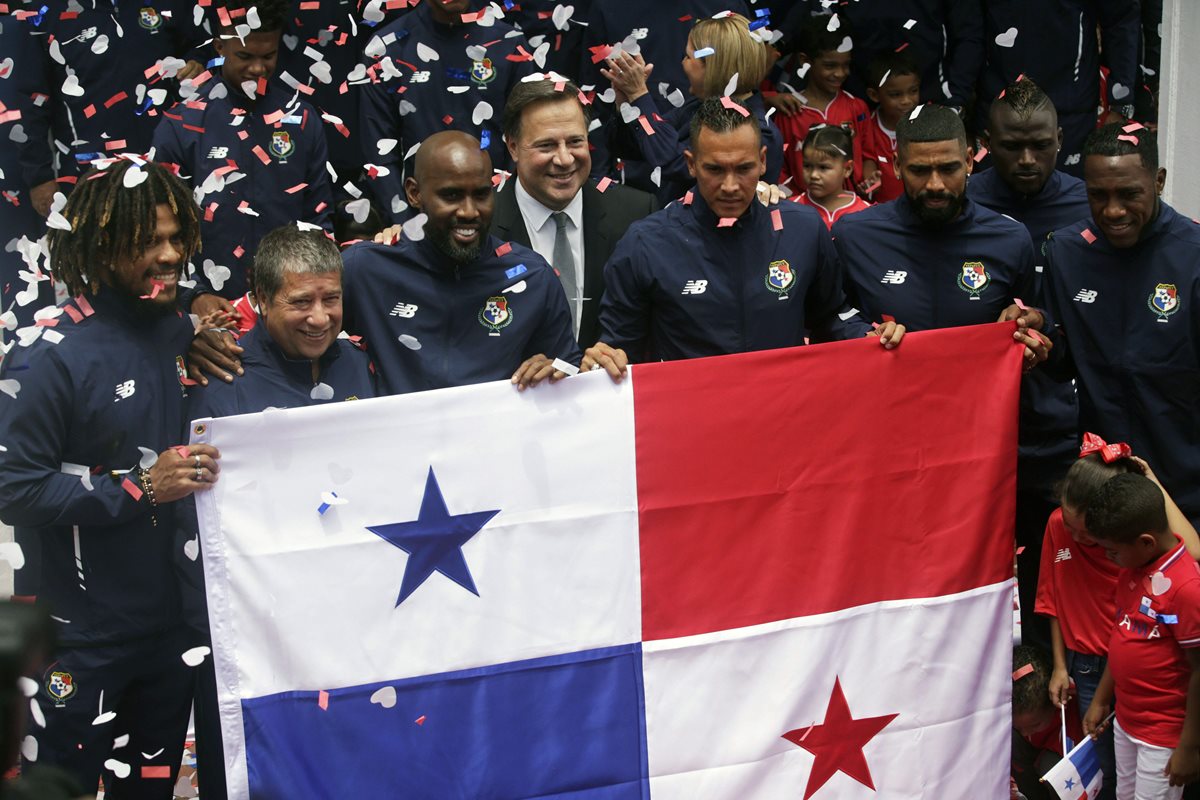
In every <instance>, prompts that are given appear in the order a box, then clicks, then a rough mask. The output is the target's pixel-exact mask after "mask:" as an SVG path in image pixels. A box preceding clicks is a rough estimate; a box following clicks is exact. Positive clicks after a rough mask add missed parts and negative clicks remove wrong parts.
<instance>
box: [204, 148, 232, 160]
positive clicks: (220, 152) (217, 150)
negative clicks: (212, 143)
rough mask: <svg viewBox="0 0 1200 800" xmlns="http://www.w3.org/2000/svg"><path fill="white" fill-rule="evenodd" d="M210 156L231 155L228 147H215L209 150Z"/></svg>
mask: <svg viewBox="0 0 1200 800" xmlns="http://www.w3.org/2000/svg"><path fill="white" fill-rule="evenodd" d="M208 157H209V158H228V157H229V148H228V147H214V148H213V149H211V150H209V151H208Z"/></svg>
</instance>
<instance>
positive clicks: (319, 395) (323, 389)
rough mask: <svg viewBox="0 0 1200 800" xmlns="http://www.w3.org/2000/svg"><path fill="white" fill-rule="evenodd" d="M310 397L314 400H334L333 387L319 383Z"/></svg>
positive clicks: (310, 393) (309, 394)
mask: <svg viewBox="0 0 1200 800" xmlns="http://www.w3.org/2000/svg"><path fill="white" fill-rule="evenodd" d="M308 396H309V397H311V398H312V399H313V400H332V399H333V387H332V386H330V385H329V384H327V383H318V384H317V385H316V386H314V387H313V388H312V391H311V392H309V393H308Z"/></svg>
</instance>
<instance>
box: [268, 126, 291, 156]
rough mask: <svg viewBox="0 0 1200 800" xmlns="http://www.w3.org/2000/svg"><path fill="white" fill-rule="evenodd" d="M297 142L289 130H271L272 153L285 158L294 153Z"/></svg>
mask: <svg viewBox="0 0 1200 800" xmlns="http://www.w3.org/2000/svg"><path fill="white" fill-rule="evenodd" d="M295 149H296V144H295V143H294V142H293V141H292V134H291V133H289V132H288V131H271V155H273V156H275V157H276V158H278V159H279V160H281V161H282V160H283V159H285V158H287V157H288V156H290V155H291V154H292V151H293V150H295Z"/></svg>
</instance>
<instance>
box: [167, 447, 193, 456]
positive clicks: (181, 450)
mask: <svg viewBox="0 0 1200 800" xmlns="http://www.w3.org/2000/svg"><path fill="white" fill-rule="evenodd" d="M171 449H172V450H174V451H175V452H176V453H179V455H180V457H181V458H191V457H192V451H191V450H190V449H189V448H188V446H187V445H186V444H177V445H175V446H174V447H172V448H171Z"/></svg>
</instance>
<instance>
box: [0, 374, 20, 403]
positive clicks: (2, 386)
mask: <svg viewBox="0 0 1200 800" xmlns="http://www.w3.org/2000/svg"><path fill="white" fill-rule="evenodd" d="M19 391H21V382H20V381H17V380H13V379H12V378H5V379H4V380H2V381H0V393H3V394H6V395H8V396H9V397H11V398H12V399H14V400H16V399H17V392H19Z"/></svg>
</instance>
